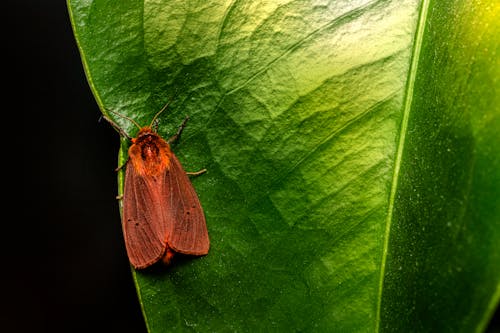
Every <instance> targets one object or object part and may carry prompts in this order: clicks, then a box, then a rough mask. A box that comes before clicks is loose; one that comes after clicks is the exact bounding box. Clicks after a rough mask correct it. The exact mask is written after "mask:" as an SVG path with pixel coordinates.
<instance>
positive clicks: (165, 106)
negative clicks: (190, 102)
mask: <svg viewBox="0 0 500 333" xmlns="http://www.w3.org/2000/svg"><path fill="white" fill-rule="evenodd" d="M170 102H172V99H170V100H169V101H168V102H167V104H165V105H164V106H163V107H162V108H161V110H160V111H158V112H157V113H156V114H155V116H154V117H153V120H151V124H149V127H152V126H153V124H154V123H155V121H156V118H158V116H159V115H160V114H161V113H162V112H163V111H165V110H166V109H167V107H168V105H169V104H170Z"/></svg>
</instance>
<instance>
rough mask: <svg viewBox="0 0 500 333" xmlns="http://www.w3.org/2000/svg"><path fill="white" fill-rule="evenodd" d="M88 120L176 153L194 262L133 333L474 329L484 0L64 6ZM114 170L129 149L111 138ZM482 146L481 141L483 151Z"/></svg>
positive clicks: (482, 205) (487, 150)
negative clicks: (150, 127)
mask: <svg viewBox="0 0 500 333" xmlns="http://www.w3.org/2000/svg"><path fill="white" fill-rule="evenodd" d="M68 7H69V11H70V15H71V18H72V23H73V27H74V31H75V36H76V39H77V42H78V44H79V47H80V51H81V54H82V60H83V63H84V67H85V70H86V73H87V77H88V80H89V83H90V85H91V88H92V91H93V92H94V94H95V97H96V100H97V102H98V104H99V105H100V107H101V109H102V111H103V113H104V114H106V115H107V116H109V117H111V118H112V119H114V120H115V121H116V122H117V123H119V124H120V126H122V127H123V128H124V129H125V130H126V131H127V133H129V134H130V135H132V136H133V135H135V133H136V131H137V129H136V128H135V126H134V125H133V124H131V123H130V122H128V121H127V120H124V119H121V118H120V117H117V116H115V115H114V114H113V113H110V112H109V110H113V111H116V112H119V113H121V114H123V115H126V116H127V117H130V118H133V119H135V120H136V121H137V122H138V123H139V124H141V125H147V124H149V123H150V121H151V119H152V118H153V116H154V114H155V113H157V112H158V111H159V110H160V109H161V108H162V107H163V106H164V105H165V103H167V102H168V101H170V104H169V106H168V110H167V111H166V112H165V113H164V114H162V115H161V116H160V127H159V132H160V134H162V135H164V136H165V137H168V136H169V135H172V134H174V133H175V131H176V128H177V126H178V125H179V124H180V123H181V121H182V119H183V118H184V117H185V115H189V116H190V118H191V120H190V122H189V123H188V127H187V128H186V129H185V131H184V133H183V136H182V139H181V141H180V143H179V144H178V145H177V146H175V147H174V151H175V152H176V155H177V156H178V157H179V159H180V160H181V162H182V163H183V166H184V168H185V169H186V170H187V171H196V170H199V169H201V168H207V169H208V172H207V174H205V175H203V176H200V177H197V178H195V179H193V183H194V186H195V188H196V190H197V192H198V194H199V197H200V200H201V203H202V205H203V207H204V209H205V214H206V218H207V224H208V229H209V234H210V238H211V250H210V253H209V255H208V256H206V257H203V258H196V259H192V258H184V259H182V260H179V261H178V262H176V263H175V264H174V265H173V266H171V267H169V268H167V269H164V268H158V269H152V270H147V271H140V272H134V278H135V281H136V286H137V290H138V294H139V298H140V301H141V304H142V307H143V311H144V315H145V318H146V322H147V324H148V328H149V330H150V332H163V331H165V330H167V329H169V330H181V331H182V330H185V331H217V332H219V331H249V332H254V331H263V330H271V331H320V332H321V331H342V332H343V331H346V332H373V331H386V330H387V331H429V330H433V329H439V330H438V331H450V332H452V331H465V332H469V331H471V330H472V331H474V330H482V329H484V327H485V325H486V324H487V322H488V319H489V317H490V316H491V314H492V312H493V311H494V308H495V306H496V304H497V303H498V299H499V297H500V294H499V293H500V292H499V290H500V288H499V277H500V265H498V263H500V258H499V255H500V245H499V244H500V211H499V206H500V203H499V198H500V193H499V192H500V171H499V170H500V159H499V156H500V148H499V147H500V145H499V144H498V143H500V138H499V134H498V133H500V120H499V119H500V116H499V114H500V109H499V105H500V104H499V103H498V102H499V101H498V96H499V95H498V87H499V83H498V74H499V73H498V68H500V66H498V64H499V63H498V62H499V60H498V37H497V36H498V33H499V32H500V30H499V26H498V23H497V22H496V21H495V20H494V17H495V16H494V15H492V12H495V13H497V14H498V6H496V7H495V6H494V5H492V6H491V7H492V8H486V7H483V6H481V1H478V0H477V1H472V2H471V3H470V4H467V5H464V4H462V3H459V2H458V1H457V2H447V4H446V5H443V4H435V3H433V2H428V1H424V2H422V3H420V2H419V1H413V0H406V1H331V2H328V1H315V2H303V1H275V2H271V1H210V2H206V1H165V0H154V1H144V2H142V1H125V2H121V1H109V0H93V1H91V0H70V1H68ZM122 142H123V145H122V150H121V152H120V154H121V155H120V156H121V162H122V163H123V162H124V161H125V159H126V149H127V147H128V143H127V142H126V141H125V140H123V141H122ZM494 143H496V144H494Z"/></svg>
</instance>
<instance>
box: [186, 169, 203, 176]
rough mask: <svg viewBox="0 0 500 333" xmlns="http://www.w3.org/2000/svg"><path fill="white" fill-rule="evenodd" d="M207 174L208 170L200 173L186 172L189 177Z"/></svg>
mask: <svg viewBox="0 0 500 333" xmlns="http://www.w3.org/2000/svg"><path fill="white" fill-rule="evenodd" d="M205 172H207V169H201V170H200V171H196V172H186V175H188V176H199V175H201V174H204V173H205Z"/></svg>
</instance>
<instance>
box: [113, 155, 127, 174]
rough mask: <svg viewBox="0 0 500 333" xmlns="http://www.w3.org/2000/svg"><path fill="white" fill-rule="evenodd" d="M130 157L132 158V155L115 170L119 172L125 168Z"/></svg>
mask: <svg viewBox="0 0 500 333" xmlns="http://www.w3.org/2000/svg"><path fill="white" fill-rule="evenodd" d="M129 159H130V157H128V158H127V160H126V161H125V163H123V164H122V165H119V166H117V167H116V169H115V171H116V172H118V171H120V170H121V169H123V168H124V167H125V165H127V163H128V160H129Z"/></svg>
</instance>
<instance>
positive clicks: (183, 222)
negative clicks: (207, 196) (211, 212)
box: [165, 153, 210, 255]
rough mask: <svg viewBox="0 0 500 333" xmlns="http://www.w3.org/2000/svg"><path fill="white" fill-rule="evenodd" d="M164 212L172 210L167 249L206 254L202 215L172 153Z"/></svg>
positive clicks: (181, 169) (198, 201)
mask: <svg viewBox="0 0 500 333" xmlns="http://www.w3.org/2000/svg"><path fill="white" fill-rule="evenodd" d="M165 177H166V181H165V183H166V184H168V186H165V190H166V191H167V193H165V198H166V201H167V203H168V204H167V205H166V209H168V210H171V213H173V214H172V217H173V218H174V220H173V221H172V222H171V223H167V225H168V228H169V230H168V236H167V239H168V246H169V247H170V248H172V249H173V250H174V251H176V252H179V253H184V254H190V255H204V254H207V253H208V249H209V247H210V241H209V238H208V231H207V225H206V222H205V215H204V213H203V209H202V208H201V204H200V200H199V199H198V195H197V194H196V191H195V190H194V188H193V185H192V184H191V181H190V180H189V177H188V176H187V174H186V172H185V171H184V169H183V168H182V166H181V163H180V162H179V160H178V159H177V157H176V156H175V155H174V154H173V153H172V154H171V157H170V170H169V171H168V172H167V173H166V175H165Z"/></svg>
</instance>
